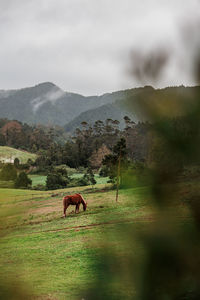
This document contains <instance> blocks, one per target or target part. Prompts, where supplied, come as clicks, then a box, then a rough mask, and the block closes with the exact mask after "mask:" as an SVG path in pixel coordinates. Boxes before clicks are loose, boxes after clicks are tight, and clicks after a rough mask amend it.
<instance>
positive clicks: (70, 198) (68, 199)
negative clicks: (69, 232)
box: [63, 194, 87, 218]
mask: <svg viewBox="0 0 200 300" xmlns="http://www.w3.org/2000/svg"><path fill="white" fill-rule="evenodd" d="M81 203H82V205H83V210H84V211H85V210H86V208H87V202H85V200H84V199H83V197H82V196H81V194H75V195H67V196H65V197H64V198H63V218H65V217H66V210H67V208H68V206H69V205H76V209H75V213H79V207H80V204H81Z"/></svg>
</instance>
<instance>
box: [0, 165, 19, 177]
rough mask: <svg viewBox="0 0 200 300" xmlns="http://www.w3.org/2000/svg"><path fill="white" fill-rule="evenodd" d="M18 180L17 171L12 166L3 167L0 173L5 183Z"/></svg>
mask: <svg viewBox="0 0 200 300" xmlns="http://www.w3.org/2000/svg"><path fill="white" fill-rule="evenodd" d="M16 178H17V171H16V169H15V167H14V166H13V165H12V164H6V165H3V168H2V170H1V172H0V179H1V180H4V181H9V180H15V179H16Z"/></svg>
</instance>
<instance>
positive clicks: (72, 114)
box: [0, 82, 200, 132]
mask: <svg viewBox="0 0 200 300" xmlns="http://www.w3.org/2000/svg"><path fill="white" fill-rule="evenodd" d="M199 89H200V88H199V87H183V86H181V87H170V88H165V89H158V90H156V89H154V88H152V87H151V86H146V87H143V88H134V89H129V90H124V91H118V92H113V93H108V94H104V95H102V96H89V97H85V96H82V95H79V94H76V93H69V92H65V91H63V90H62V89H60V88H59V87H58V86H56V85H55V84H53V83H50V82H45V83H41V84H38V85H36V86H34V87H28V88H23V89H19V90H7V91H4V90H0V118H8V119H10V120H18V121H21V122H25V123H28V124H38V123H39V124H44V125H61V126H64V127H65V129H66V131H68V132H72V131H73V130H75V128H76V127H79V126H80V124H81V122H83V121H86V122H88V123H89V124H92V123H94V122H95V121H97V120H102V121H105V120H106V119H108V118H111V119H113V120H115V119H116V120H119V121H122V120H123V117H124V116H125V115H128V116H129V117H131V118H132V120H133V121H145V120H148V119H149V116H148V115H145V114H144V112H143V111H141V107H142V106H143V105H146V104H148V106H149V107H151V108H152V109H155V110H156V106H157V105H158V103H159V105H160V104H162V105H166V107H167V106H168V107H169V110H171V112H170V113H172V115H173V114H179V111H178V109H176V108H177V107H178V106H177V104H179V103H181V102H183V103H185V102H189V101H191V98H192V97H193V92H194V90H198V92H199ZM161 102H162V103H161Z"/></svg>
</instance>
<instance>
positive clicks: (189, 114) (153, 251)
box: [85, 93, 200, 300]
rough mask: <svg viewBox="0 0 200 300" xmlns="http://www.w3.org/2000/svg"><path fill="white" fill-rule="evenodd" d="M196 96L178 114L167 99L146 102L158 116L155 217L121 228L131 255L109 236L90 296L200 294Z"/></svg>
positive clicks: (199, 110)
mask: <svg viewBox="0 0 200 300" xmlns="http://www.w3.org/2000/svg"><path fill="white" fill-rule="evenodd" d="M190 97H192V98H193V99H195V101H191V103H190V105H189V106H188V105H185V103H184V102H183V103H181V102H180V104H179V105H180V107H179V108H178V107H176V109H177V110H179V111H181V113H182V117H177V118H171V115H170V111H171V109H173V107H171V109H170V107H168V106H167V104H166V102H164V103H163V102H162V99H157V100H159V101H156V104H158V103H159V105H156V107H152V102H148V101H146V102H145V103H144V102H143V103H142V105H143V107H142V109H143V111H144V114H146V115H148V116H149V117H151V120H152V131H151V136H150V140H151V147H150V148H149V149H148V150H149V153H148V175H147V173H146V174H145V178H146V179H145V180H147V181H146V184H148V185H149V193H148V195H147V197H149V199H150V200H149V206H150V207H151V208H152V207H153V211H154V217H153V220H149V221H148V222H145V221H144V222H141V224H140V226H138V224H133V225H127V226H124V227H123V228H121V229H120V230H119V229H117V228H116V240H117V241H118V242H119V243H122V245H123V248H124V249H127V248H128V249H129V250H128V252H127V251H125V252H124V253H126V254H124V256H125V257H123V253H120V252H117V251H115V250H113V247H112V245H110V246H109V243H108V240H109V237H107V238H106V241H107V242H106V245H107V246H105V247H106V250H105V252H104V253H103V254H102V256H101V259H100V260H99V262H98V264H97V272H96V285H95V286H94V287H93V289H91V290H89V291H88V292H86V297H85V299H139V300H147V299H154V300H155V299H158V300H162V299H163V300H165V299H166V300H168V299H195V300H197V299H200V255H199V253H200V189H199V188H200V184H199V179H200V172H199V170H200V168H199V167H200V155H199V153H200V118H199V116H200V94H199V93H198V94H195V95H190ZM148 103H151V106H150V104H148ZM170 103H173V99H171V101H170ZM130 109H131V106H130ZM140 178H141V176H140ZM131 179H132V177H130V178H129V182H131ZM143 181H144V178H143ZM150 183H151V184H150ZM143 184H144V182H143ZM181 206H185V207H187V209H188V210H189V211H190V217H186V216H183V215H181V213H180V211H179V208H180V207H181Z"/></svg>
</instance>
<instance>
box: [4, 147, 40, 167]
mask: <svg viewBox="0 0 200 300" xmlns="http://www.w3.org/2000/svg"><path fill="white" fill-rule="evenodd" d="M16 157H17V158H19V160H20V162H21V163H26V162H27V160H28V159H29V158H30V159H32V160H33V161H34V160H35V159H36V157H37V155H36V154H33V153H29V152H26V151H21V150H17V149H14V148H11V147H7V146H0V160H1V159H15V158H16Z"/></svg>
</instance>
